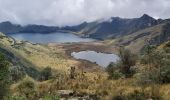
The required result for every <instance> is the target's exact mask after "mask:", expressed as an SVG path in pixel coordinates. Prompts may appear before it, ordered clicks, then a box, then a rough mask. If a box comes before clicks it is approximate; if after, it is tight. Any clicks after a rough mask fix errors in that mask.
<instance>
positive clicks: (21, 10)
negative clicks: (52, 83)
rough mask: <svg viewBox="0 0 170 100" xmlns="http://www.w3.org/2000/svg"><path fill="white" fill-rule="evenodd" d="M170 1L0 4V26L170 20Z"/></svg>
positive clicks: (10, 0) (1, 0)
mask: <svg viewBox="0 0 170 100" xmlns="http://www.w3.org/2000/svg"><path fill="white" fill-rule="evenodd" d="M169 12H170V0H0V22H2V21H7V20H8V21H11V22H13V23H19V24H22V25H26V24H43V25H56V26H65V25H76V24H79V23H82V22H84V21H87V22H91V21H94V20H98V19H108V18H110V17H112V16H119V17H124V18H132V17H139V16H141V15H142V14H144V13H147V14H149V15H151V16H153V17H156V18H170V13H169Z"/></svg>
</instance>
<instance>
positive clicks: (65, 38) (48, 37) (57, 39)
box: [9, 32, 95, 43]
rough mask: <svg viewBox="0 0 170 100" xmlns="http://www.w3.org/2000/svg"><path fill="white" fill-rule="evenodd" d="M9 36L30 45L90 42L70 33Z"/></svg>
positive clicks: (17, 34) (88, 39) (16, 34)
mask: <svg viewBox="0 0 170 100" xmlns="http://www.w3.org/2000/svg"><path fill="white" fill-rule="evenodd" d="M9 36H11V37H13V38H15V39H16V40H23V41H29V42H32V43H67V42H91V41H95V40H94V39H90V38H81V37H79V36H77V35H75V34H72V33H58V32H56V33H46V34H44V33H15V34H9Z"/></svg>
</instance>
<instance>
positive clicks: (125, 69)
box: [106, 48, 137, 79]
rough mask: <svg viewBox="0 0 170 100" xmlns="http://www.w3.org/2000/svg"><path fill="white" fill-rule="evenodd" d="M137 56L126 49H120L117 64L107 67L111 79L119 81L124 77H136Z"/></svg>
mask: <svg viewBox="0 0 170 100" xmlns="http://www.w3.org/2000/svg"><path fill="white" fill-rule="evenodd" d="M136 62H137V55H135V54H133V53H131V52H130V51H129V50H127V49H125V48H120V49H119V60H118V62H117V63H111V64H109V65H108V66H107V68H106V71H107V72H108V74H109V78H110V79H119V78H121V77H123V76H125V77H131V76H133V75H134V73H135V72H136V71H135V65H136Z"/></svg>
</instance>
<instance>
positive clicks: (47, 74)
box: [40, 67, 52, 81]
mask: <svg viewBox="0 0 170 100" xmlns="http://www.w3.org/2000/svg"><path fill="white" fill-rule="evenodd" d="M51 77H52V69H51V67H46V68H44V69H43V70H42V71H41V75H40V80H41V81H44V80H49V79H50V78H51Z"/></svg>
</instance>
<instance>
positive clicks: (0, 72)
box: [0, 54, 9, 100]
mask: <svg viewBox="0 0 170 100" xmlns="http://www.w3.org/2000/svg"><path fill="white" fill-rule="evenodd" d="M8 88H9V63H8V62H7V60H6V59H5V57H4V55H3V54H0V100H3V98H4V96H6V95H7V93H8Z"/></svg>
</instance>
